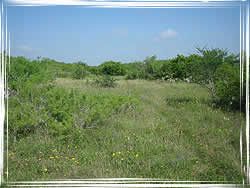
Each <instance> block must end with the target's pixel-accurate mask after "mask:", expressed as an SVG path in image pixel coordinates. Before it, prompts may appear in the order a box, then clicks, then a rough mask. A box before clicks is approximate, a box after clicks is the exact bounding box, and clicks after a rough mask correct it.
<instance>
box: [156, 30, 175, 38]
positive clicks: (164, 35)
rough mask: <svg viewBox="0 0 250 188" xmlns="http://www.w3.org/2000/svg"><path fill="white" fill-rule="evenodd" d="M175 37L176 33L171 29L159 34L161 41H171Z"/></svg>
mask: <svg viewBox="0 0 250 188" xmlns="http://www.w3.org/2000/svg"><path fill="white" fill-rule="evenodd" d="M176 37H177V32H176V31H175V30H173V29H167V30H165V31H162V32H161V33H160V38H161V39H172V38H176Z"/></svg>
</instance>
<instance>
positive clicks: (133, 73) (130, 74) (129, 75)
mask: <svg viewBox="0 0 250 188" xmlns="http://www.w3.org/2000/svg"><path fill="white" fill-rule="evenodd" d="M138 77H139V76H138V72H137V71H131V72H128V73H127V75H126V77H125V79H126V80H135V79H137V78H138Z"/></svg>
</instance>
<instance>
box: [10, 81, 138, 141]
mask: <svg viewBox="0 0 250 188" xmlns="http://www.w3.org/2000/svg"><path fill="white" fill-rule="evenodd" d="M24 93H26V95H25V94H24ZM9 101H10V102H9V108H10V109H11V111H10V112H9V124H10V125H11V126H10V133H11V134H13V135H14V136H16V137H17V138H18V139H19V138H22V137H24V136H27V135H29V134H32V133H34V132H35V131H37V130H39V131H40V132H45V133H46V134H49V135H54V136H57V137H58V139H67V138H70V137H72V136H73V134H74V131H77V130H81V129H84V128H88V127H92V128H94V127H96V126H104V125H106V123H107V122H108V120H109V118H110V117H111V116H112V115H115V114H117V113H121V112H126V111H131V110H133V109H134V108H135V107H136V105H137V104H138V100H137V99H135V98H134V97H128V96H121V95H112V94H97V95H93V96H89V95H87V94H85V93H80V92H79V91H78V90H71V91H67V90H65V89H63V88H56V87H54V86H53V85H48V86H43V87H40V88H39V87H35V86H34V87H27V88H26V90H25V91H23V93H22V94H21V93H20V95H17V96H12V97H11V98H10V100H9ZM72 106H73V107H74V108H72Z"/></svg>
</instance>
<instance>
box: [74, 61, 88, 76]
mask: <svg viewBox="0 0 250 188" xmlns="http://www.w3.org/2000/svg"><path fill="white" fill-rule="evenodd" d="M87 66H88V65H87V64H86V63H82V62H78V63H76V64H75V69H74V72H73V74H72V78H73V79H79V80H80V79H83V78H85V77H86V76H87V75H88V72H87Z"/></svg>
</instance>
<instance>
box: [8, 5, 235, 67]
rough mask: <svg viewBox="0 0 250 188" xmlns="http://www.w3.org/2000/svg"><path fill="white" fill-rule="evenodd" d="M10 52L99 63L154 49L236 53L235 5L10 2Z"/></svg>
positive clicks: (162, 55)
mask: <svg viewBox="0 0 250 188" xmlns="http://www.w3.org/2000/svg"><path fill="white" fill-rule="evenodd" d="M8 31H9V32H10V33H11V54H12V55H13V56H25V57H27V58H30V59H33V58H36V57H37V56H42V57H48V58H51V59H55V60H57V61H63V62H66V63H71V62H76V61H84V62H86V63H88V64H89V65H98V64H101V63H103V62H104V61H108V60H114V61H120V62H123V63H125V62H132V61H140V60H144V59H145V58H146V57H148V56H152V55H156V56H157V59H167V58H172V57H175V56H177V54H183V55H189V54H191V53H194V52H195V47H204V46H205V45H207V47H210V48H224V49H225V48H228V49H229V50H230V52H233V53H239V49H240V48H239V47H240V10H239V8H162V9H161V8H156V9H153V8H146V9H143V8H139V9H133V8H83V7H80V6H41V7H15V6H13V7H8Z"/></svg>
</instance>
